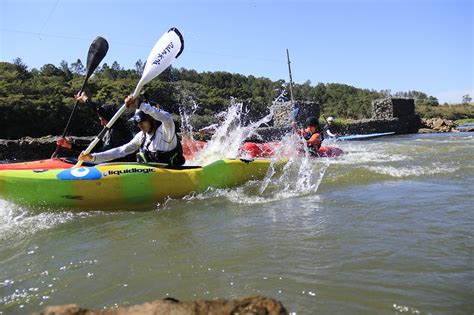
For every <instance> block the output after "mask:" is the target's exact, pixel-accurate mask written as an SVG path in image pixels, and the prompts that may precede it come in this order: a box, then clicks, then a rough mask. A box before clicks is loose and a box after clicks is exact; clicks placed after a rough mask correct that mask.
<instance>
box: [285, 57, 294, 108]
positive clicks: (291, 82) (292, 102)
mask: <svg viewBox="0 0 474 315" xmlns="http://www.w3.org/2000/svg"><path fill="white" fill-rule="evenodd" d="M286 58H287V59H288V72H289V73H290V96H291V104H292V105H293V106H294V105H295V99H294V98H293V78H292V77H291V66H290V63H291V62H290V53H289V52H288V49H286Z"/></svg>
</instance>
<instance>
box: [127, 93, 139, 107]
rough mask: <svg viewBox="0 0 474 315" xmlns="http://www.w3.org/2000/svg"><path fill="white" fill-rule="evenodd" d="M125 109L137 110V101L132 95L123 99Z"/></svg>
mask: <svg viewBox="0 0 474 315" xmlns="http://www.w3.org/2000/svg"><path fill="white" fill-rule="evenodd" d="M124 103H125V107H127V108H130V107H131V108H138V100H137V99H136V98H133V96H132V95H129V96H127V97H126V98H125V101H124Z"/></svg>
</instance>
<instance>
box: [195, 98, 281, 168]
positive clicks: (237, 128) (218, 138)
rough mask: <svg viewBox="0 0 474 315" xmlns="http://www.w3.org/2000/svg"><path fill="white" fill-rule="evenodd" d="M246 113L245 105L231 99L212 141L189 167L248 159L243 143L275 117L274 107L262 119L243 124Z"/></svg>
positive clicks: (221, 116) (218, 115)
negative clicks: (229, 159) (241, 147)
mask: <svg viewBox="0 0 474 315" xmlns="http://www.w3.org/2000/svg"><path fill="white" fill-rule="evenodd" d="M246 114H247V113H246V112H245V111H244V108H243V104H242V103H239V102H237V101H235V99H231V104H230V106H229V108H228V109H227V110H225V111H223V112H221V113H219V114H217V117H220V118H221V120H222V123H221V125H220V126H219V127H218V128H217V130H216V132H215V133H214V135H213V136H212V138H211V140H210V141H209V142H208V143H207V144H206V145H205V146H204V148H203V149H202V150H201V151H200V152H199V153H198V154H197V155H196V156H195V157H194V158H193V159H192V160H191V161H189V163H188V164H189V165H207V164H210V163H212V162H214V161H217V160H220V159H223V158H236V157H238V156H239V157H242V158H248V156H245V154H242V152H240V145H241V144H242V142H243V141H244V140H245V139H246V138H248V137H250V136H252V135H254V134H255V131H256V129H257V128H258V127H260V126H261V125H262V124H265V123H268V122H269V121H270V120H271V119H272V117H273V106H272V107H270V112H269V113H268V115H266V116H265V117H263V118H262V119H260V120H258V121H256V122H251V123H250V124H248V125H244V124H243V116H244V115H246Z"/></svg>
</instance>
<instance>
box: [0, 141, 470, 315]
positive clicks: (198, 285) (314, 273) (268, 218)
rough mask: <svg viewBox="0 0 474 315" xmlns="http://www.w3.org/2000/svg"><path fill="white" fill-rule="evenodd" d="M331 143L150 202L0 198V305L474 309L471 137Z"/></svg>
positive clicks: (28, 308)
mask: <svg viewBox="0 0 474 315" xmlns="http://www.w3.org/2000/svg"><path fill="white" fill-rule="evenodd" d="M336 145H337V146H339V147H341V148H342V149H343V150H344V151H345V152H346V154H345V155H344V156H342V157H339V158H337V159H319V160H306V159H304V158H299V159H298V158H295V159H294V160H290V166H289V167H288V169H287V170H285V172H284V174H283V175H277V174H275V175H273V176H271V177H270V175H271V174H269V177H268V178H267V179H266V180H264V181H260V182H251V183H248V184H247V185H246V186H244V187H239V188H234V189H227V190H212V191H208V192H206V193H204V194H199V195H192V196H188V197H186V198H184V199H183V200H168V201H167V202H166V203H165V204H162V205H159V206H158V207H157V208H156V209H154V210H151V211H147V212H130V211H127V212H112V213H110V212H90V213H86V212H72V211H71V212H68V211H63V212H53V211H51V212H48V211H47V210H43V211H41V212H40V211H38V210H31V209H26V208H19V207H17V206H15V205H13V204H10V203H7V202H5V201H1V200H0V242H1V243H0V314H23V313H30V312H34V311H39V310H40V309H41V308H42V307H44V306H45V305H57V304H68V303H77V304H80V305H81V306H87V307H92V308H97V309H100V308H111V307H115V306H117V305H129V304H135V303H143V302H145V301H150V300H153V299H157V298H163V297H166V296H173V297H175V298H177V299H180V300H194V299H198V298H199V299H212V298H214V297H223V298H233V297H240V296H244V295H249V294H261V295H265V296H269V297H273V298H276V299H278V300H280V301H282V302H283V304H284V305H285V306H286V307H287V309H288V311H290V312H295V313H297V314H314V313H322V314H331V313H339V314H341V313H371V314H400V313H406V314H430V313H432V314H440V313H443V314H446V313H449V314H472V313H473V312H474V219H473V218H474V207H473V204H474V197H473V187H474V163H473V162H474V161H473V156H474V137H473V135H472V134H468V133H453V134H442V135H439V134H436V135H407V136H394V137H388V138H381V139H378V140H371V141H366V142H353V143H350V142H347V143H336Z"/></svg>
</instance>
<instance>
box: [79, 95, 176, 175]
mask: <svg viewBox="0 0 474 315" xmlns="http://www.w3.org/2000/svg"><path fill="white" fill-rule="evenodd" d="M125 106H126V107H128V108H136V112H135V115H134V116H133V118H132V120H133V121H134V122H135V123H137V124H138V127H139V128H140V132H139V133H137V134H136V135H135V137H133V139H132V140H131V141H130V142H128V143H126V144H124V145H122V146H120V147H117V148H114V149H110V150H107V151H104V152H98V153H92V154H87V155H85V154H84V153H81V154H80V155H79V159H82V160H86V161H89V160H91V161H95V162H105V161H110V160H113V159H116V158H119V157H123V156H126V155H128V154H132V153H134V152H138V154H137V158H138V159H139V162H145V163H150V162H155V163H166V164H171V165H175V166H181V165H183V164H184V163H185V158H184V155H183V148H182V146H181V141H180V139H179V137H178V135H177V134H176V127H175V124H174V121H173V117H172V116H171V114H170V113H168V112H166V111H164V110H162V109H160V108H159V107H155V106H153V105H150V104H149V103H148V102H145V101H143V99H140V98H138V99H134V98H133V97H132V96H131V95H130V96H128V97H127V98H126V99H125Z"/></svg>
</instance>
